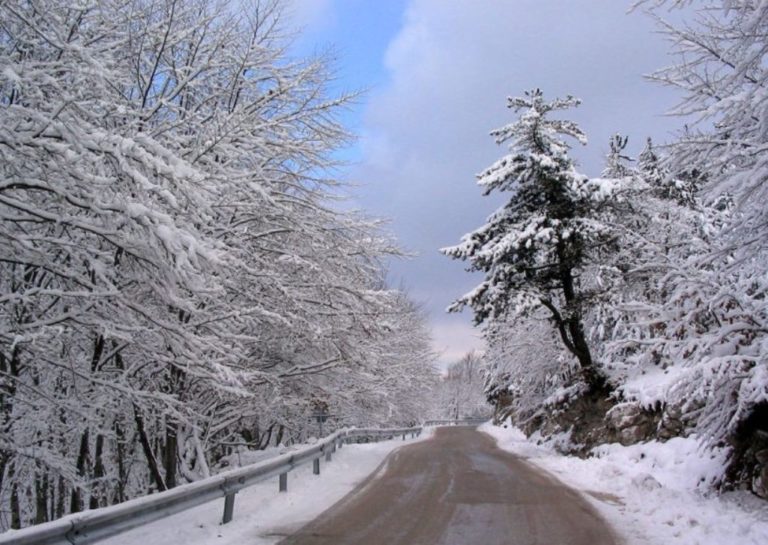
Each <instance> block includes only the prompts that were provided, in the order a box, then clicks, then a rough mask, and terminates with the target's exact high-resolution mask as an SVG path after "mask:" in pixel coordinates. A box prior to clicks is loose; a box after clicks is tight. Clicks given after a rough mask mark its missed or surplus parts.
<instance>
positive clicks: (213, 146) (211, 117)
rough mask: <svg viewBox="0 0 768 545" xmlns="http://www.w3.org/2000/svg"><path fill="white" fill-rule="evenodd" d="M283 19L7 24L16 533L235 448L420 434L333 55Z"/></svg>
mask: <svg viewBox="0 0 768 545" xmlns="http://www.w3.org/2000/svg"><path fill="white" fill-rule="evenodd" d="M281 4H282V3H280V2H272V1H253V2H247V1H246V2H240V1H238V2H229V1H226V0H222V1H215V2H211V1H208V0H163V1H159V2H145V1H143V0H98V1H92V2H91V1H88V2H78V3H75V4H70V3H69V2H59V1H55V0H43V1H32V2H30V1H26V0H9V1H6V2H2V3H0V116H1V117H2V123H0V172H2V179H1V180H0V528H3V529H6V528H20V527H24V526H28V525H30V524H34V523H41V522H45V521H48V520H52V519H55V518H58V517H61V516H63V515H65V514H68V513H74V512H78V511H81V510H83V509H86V508H90V509H93V508H97V507H102V506H106V505H111V504H114V503H118V502H121V501H124V500H126V499H130V498H133V497H137V496H141V495H145V494H148V493H152V492H153V491H162V490H166V489H170V488H173V487H174V486H177V485H178V484H182V483H186V482H191V481H194V480H197V479H200V478H203V477H206V476H208V475H210V474H211V472H215V471H216V469H217V464H218V463H219V461H220V460H221V459H222V458H223V457H225V456H226V455H227V454H230V453H231V452H232V451H233V449H238V448H251V449H264V448H266V447H269V446H275V445H279V444H286V443H291V442H301V441H306V440H307V439H308V438H309V437H311V436H316V435H317V434H318V433H319V430H318V429H317V423H316V421H315V419H313V418H312V415H313V414H316V413H322V414H328V415H331V416H330V418H329V422H328V423H327V424H326V432H327V431H330V430H329V428H333V427H340V426H351V425H364V424H371V425H387V424H393V425H394V424H407V423H413V422H416V421H417V420H419V419H421V418H422V415H423V413H424V406H425V396H424V393H423V392H424V391H425V390H428V389H429V388H430V387H431V386H432V385H433V384H434V382H435V380H436V376H437V375H436V372H435V370H434V369H433V367H432V361H433V359H434V356H433V354H432V349H431V346H430V341H429V330H428V327H427V324H426V322H425V318H424V316H423V314H422V312H421V310H420V309H419V308H418V305H416V304H415V303H414V302H413V301H411V300H410V299H409V298H408V296H407V295H406V294H405V293H403V292H402V291H400V290H395V289H390V288H388V287H387V285H386V283H385V280H384V278H385V262H386V259H388V258H391V257H396V256H399V255H400V254H401V251H400V249H399V248H398V247H397V244H396V243H395V241H394V240H393V239H392V237H391V236H390V235H389V234H388V233H387V232H386V231H385V229H384V228H383V225H382V222H381V221H380V220H379V219H377V218H372V217H368V216H367V215H366V214H364V213H363V212H360V211H356V210H353V209H351V208H350V207H343V206H339V205H338V203H339V200H340V199H341V198H342V195H343V194H344V188H343V187H342V184H340V183H339V181H338V179H337V178H336V177H335V174H336V172H337V170H338V169H337V167H338V165H337V160H336V158H335V155H334V154H335V152H336V151H337V150H338V149H339V148H340V147H342V146H343V145H345V143H346V142H347V140H348V139H349V138H350V135H349V134H348V133H347V132H346V130H345V129H344V127H343V126H342V125H341V123H340V122H339V120H338V116H339V113H340V112H341V111H342V110H343V109H344V108H347V107H348V106H349V103H350V101H351V100H352V99H353V98H354V94H349V95H338V96H336V95H334V94H332V93H331V92H330V91H329V90H328V82H329V80H330V77H331V75H330V72H329V69H328V64H327V61H326V59H324V58H322V57H316V58H306V59H295V58H291V57H290V56H288V55H287V54H286V47H287V44H288V43H289V42H290V39H291V36H290V33H288V32H286V31H285V29H284V28H283V26H282V23H281V21H282V19H281V10H282V5H281Z"/></svg>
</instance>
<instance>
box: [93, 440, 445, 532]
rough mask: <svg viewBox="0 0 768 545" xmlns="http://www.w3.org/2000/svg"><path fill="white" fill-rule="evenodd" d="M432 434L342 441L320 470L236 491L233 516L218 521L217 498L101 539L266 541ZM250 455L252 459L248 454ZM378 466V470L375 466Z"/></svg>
mask: <svg viewBox="0 0 768 545" xmlns="http://www.w3.org/2000/svg"><path fill="white" fill-rule="evenodd" d="M429 436H430V432H429V431H427V430H425V432H424V433H422V434H421V436H420V438H418V439H410V438H409V439H408V440H407V441H405V442H404V441H402V440H401V439H394V440H391V441H382V442H380V443H368V444H359V445H358V444H351V445H345V446H344V447H343V448H342V449H341V450H337V451H336V453H335V454H334V455H333V460H332V461H331V462H330V463H326V462H325V460H324V459H322V460H321V463H320V475H319V476H318V475H313V474H312V464H306V465H303V466H301V467H299V468H297V469H295V470H294V471H291V472H290V473H289V474H288V491H287V492H283V493H280V492H278V490H277V488H278V485H277V477H275V478H274V479H269V480H267V481H265V482H263V483H259V484H257V485H254V486H252V487H250V488H246V489H245V490H242V491H241V492H239V493H238V494H237V498H236V500H235V516H234V519H233V520H232V522H230V523H229V524H226V525H222V524H221V515H222V512H223V510H224V500H223V499H220V500H216V501H212V502H210V503H206V504H204V505H200V506H198V507H195V508H193V509H190V510H188V511H184V512H182V513H179V514H176V515H173V516H171V517H167V518H164V519H160V520H157V521H155V522H153V523H151V524H147V525H145V526H142V527H140V528H136V529H134V530H131V531H129V532H126V533H124V534H121V535H118V536H115V537H113V538H111V539H108V540H105V541H103V542H102V543H104V545H144V544H148V543H183V544H184V545H211V544H216V545H243V544H248V545H269V544H272V543H277V542H278V541H280V539H282V538H283V537H284V536H285V535H287V534H290V533H292V532H294V531H296V530H298V529H299V528H301V526H303V525H304V524H306V523H307V522H309V521H311V520H312V519H314V518H315V517H317V516H318V515H319V514H320V513H322V512H323V511H325V510H326V509H328V508H329V507H330V506H332V505H333V504H334V503H336V502H337V501H339V500H340V499H341V498H343V497H344V496H345V495H346V494H347V493H349V492H350V491H351V490H352V489H354V488H355V487H356V486H357V485H358V484H359V483H361V482H362V481H363V480H365V479H366V477H368V476H369V475H371V474H372V473H374V472H377V473H376V475H375V476H374V478H376V476H377V475H380V474H381V473H382V472H383V470H384V468H385V464H384V460H385V458H386V457H387V455H388V454H389V453H390V452H392V451H394V450H395V449H397V448H398V447H401V446H403V445H411V444H413V443H414V442H415V441H421V440H424V439H425V438H428V437H429ZM249 461H251V460H249ZM377 469H378V471H377Z"/></svg>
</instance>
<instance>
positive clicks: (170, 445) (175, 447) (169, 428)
mask: <svg viewBox="0 0 768 545" xmlns="http://www.w3.org/2000/svg"><path fill="white" fill-rule="evenodd" d="M178 452H179V441H178V425H177V424H176V422H168V423H167V424H166V426H165V448H164V449H163V466H164V469H165V486H166V487H167V488H168V489H171V488H174V487H175V486H176V472H177V470H178Z"/></svg>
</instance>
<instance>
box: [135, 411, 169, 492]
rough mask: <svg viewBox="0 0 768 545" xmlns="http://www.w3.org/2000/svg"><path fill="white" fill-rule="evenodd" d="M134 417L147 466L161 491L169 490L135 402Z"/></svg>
mask: <svg viewBox="0 0 768 545" xmlns="http://www.w3.org/2000/svg"><path fill="white" fill-rule="evenodd" d="M133 419H134V422H135V423H136V432H137V433H138V434H139V442H140V443H141V448H142V449H143V450H144V456H145V457H146V459H147V466H148V467H149V473H150V475H151V476H152V480H153V481H154V482H155V484H156V485H157V489H158V490H159V491H161V492H162V491H163V490H168V487H167V486H166V484H165V479H163V475H162V474H161V473H160V466H158V464H157V459H156V458H155V454H154V452H153V451H152V445H151V444H150V442H149V437H147V431H146V429H145V428H144V417H143V416H141V413H140V412H139V408H138V407H137V406H136V405H135V404H134V405H133Z"/></svg>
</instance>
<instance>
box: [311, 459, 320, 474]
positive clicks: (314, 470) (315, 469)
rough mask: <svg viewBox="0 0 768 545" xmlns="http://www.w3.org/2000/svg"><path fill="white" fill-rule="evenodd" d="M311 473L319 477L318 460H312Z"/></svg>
mask: <svg viewBox="0 0 768 545" xmlns="http://www.w3.org/2000/svg"><path fill="white" fill-rule="evenodd" d="M312 473H314V474H315V475H320V458H315V459H314V460H312Z"/></svg>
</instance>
